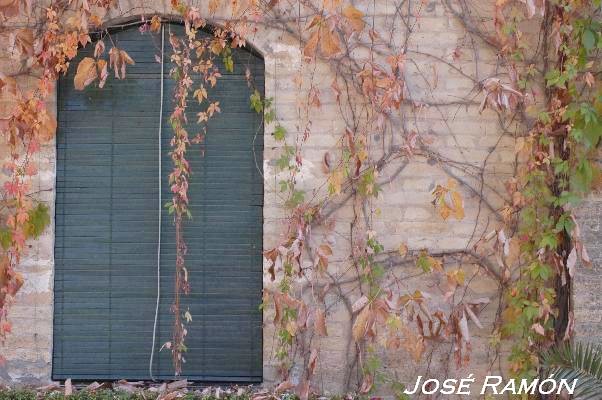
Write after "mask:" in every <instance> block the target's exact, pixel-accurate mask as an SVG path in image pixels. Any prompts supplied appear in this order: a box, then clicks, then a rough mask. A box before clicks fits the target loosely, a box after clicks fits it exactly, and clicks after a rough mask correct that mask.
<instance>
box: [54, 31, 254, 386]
mask: <svg viewBox="0 0 602 400" xmlns="http://www.w3.org/2000/svg"><path fill="white" fill-rule="evenodd" d="M167 29H169V30H171V31H172V32H176V33H178V34H183V32H182V31H183V29H182V28H181V27H180V26H178V25H170V26H168V27H166V30H167ZM112 39H113V41H115V43H116V45H117V46H118V47H120V48H122V49H124V50H126V51H127V52H128V54H130V56H131V57H132V58H133V59H134V60H135V61H136V64H135V65H132V66H128V69H127V78H126V79H125V80H123V81H117V80H115V79H112V78H110V79H109V80H108V82H107V85H106V86H105V88H103V89H98V88H96V87H92V86H89V87H88V88H86V90H84V91H77V90H75V89H74V87H73V76H74V73H75V67H76V66H77V63H78V61H79V59H81V58H82V57H84V56H91V53H92V52H93V46H91V45H88V47H87V48H86V49H85V50H84V51H82V52H81V53H82V54H81V55H79V56H78V60H74V62H72V63H71V67H70V70H69V74H68V75H67V76H66V77H64V78H62V79H61V80H60V82H59V88H58V120H59V128H58V136H57V180H56V243H55V313H54V350H53V378H54V379H66V378H72V379H81V380H100V379H106V380H112V379H149V378H150V376H149V371H148V369H149V368H148V366H149V365H148V364H149V356H150V352H151V345H152V334H153V322H154V312H155V300H156V296H157V243H158V232H159V229H158V226H159V222H158V219H159V212H161V217H160V218H161V246H160V249H161V256H160V260H161V261H160V268H161V273H160V280H161V291H160V307H159V319H158V325H157V329H156V332H157V338H158V339H157V342H156V346H155V357H154V363H153V371H154V375H155V377H156V378H160V379H169V378H173V376H174V372H173V368H172V365H171V353H170V352H169V350H166V349H164V350H163V351H161V352H158V350H159V348H160V347H161V346H162V344H164V343H165V342H167V341H169V340H171V328H172V322H173V316H172V313H171V310H170V307H171V303H172V299H173V294H174V293H173V287H174V268H175V267H174V264H175V240H174V237H175V234H174V227H173V223H172V216H170V215H168V213H167V212H166V210H165V209H164V208H163V207H161V211H159V137H158V134H159V133H158V129H159V114H160V90H161V79H160V75H161V65H160V64H159V63H158V62H157V61H156V60H155V54H157V53H158V52H159V51H158V50H157V49H160V35H150V34H149V33H145V34H140V32H139V31H138V30H137V29H135V28H133V29H129V30H122V31H118V32H114V33H112ZM167 39H168V34H167V32H166V34H165V48H166V51H165V59H164V60H165V65H164V83H163V84H164V93H165V96H164V101H163V134H162V138H161V140H162V149H163V151H162V176H161V179H162V188H163V190H162V193H161V196H162V199H161V202H162V203H165V202H166V201H168V200H170V199H171V193H170V191H169V184H168V182H167V176H168V174H169V172H170V170H171V161H170V158H169V155H168V152H169V148H170V143H169V142H170V139H171V135H172V131H171V128H170V127H169V122H168V118H169V115H170V113H171V111H172V110H173V104H172V103H173V100H172V93H173V88H174V86H175V85H174V82H173V80H172V79H171V78H170V77H169V70H170V68H171V64H170V63H169V53H170V52H169V51H168V49H169V43H168V40H167ZM234 62H235V69H234V72H233V73H226V72H225V71H223V68H222V73H223V74H224V76H223V77H222V78H221V79H220V80H219V82H218V85H217V86H216V88H215V89H213V90H211V91H210V93H209V97H210V98H211V99H212V100H217V101H219V102H220V106H221V110H222V112H221V113H220V114H218V115H217V116H216V117H214V118H213V119H211V120H210V122H209V125H208V134H207V136H206V139H205V144H204V155H202V154H201V151H200V149H199V147H198V146H196V147H193V148H192V149H191V151H190V153H189V156H188V158H189V160H190V163H191V166H192V171H193V175H192V177H191V185H190V189H189V196H190V199H191V207H190V209H191V212H192V220H187V221H186V227H185V238H186V242H187V245H188V255H187V262H186V266H187V269H188V271H189V274H190V282H191V293H190V295H189V296H186V297H185V298H184V304H183V305H182V311H185V310H186V309H189V310H190V313H191V315H192V322H190V323H189V324H188V327H187V329H188V337H187V339H186V345H187V347H188V351H187V353H186V354H185V358H186V363H185V364H184V366H183V377H187V378H188V379H191V380H199V381H232V382H236V381H248V382H258V381H261V377H262V329H261V324H262V318H261V312H260V311H259V305H260V302H261V290H262V256H261V250H262V220H263V218H262V205H263V179H262V176H261V168H262V160H263V155H262V150H263V128H262V124H261V120H260V117H259V116H258V115H257V114H255V113H254V112H253V111H252V110H251V109H250V107H249V96H250V94H251V91H250V89H249V88H248V86H247V82H246V79H245V71H246V69H247V68H248V69H250V70H251V73H252V74H253V76H254V77H255V81H256V84H257V86H258V88H259V90H260V91H263V70H264V66H263V60H262V59H261V58H260V57H259V56H257V55H256V54H254V53H252V52H249V51H246V50H242V49H239V50H236V51H234ZM193 103H194V102H193V101H191V102H190V104H191V107H190V109H189V111H188V114H189V118H188V119H189V121H196V117H195V116H196V113H197V112H198V111H199V110H200V107H198V106H197V105H195V104H193ZM189 132H190V133H191V135H193V134H194V133H196V132H198V128H196V126H195V124H194V123H193V124H191V126H190V127H189Z"/></svg>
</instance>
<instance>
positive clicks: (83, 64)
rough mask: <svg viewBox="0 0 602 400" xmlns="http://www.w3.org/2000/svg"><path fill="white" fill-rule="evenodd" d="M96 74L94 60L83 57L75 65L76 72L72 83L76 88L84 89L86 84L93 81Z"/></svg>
mask: <svg viewBox="0 0 602 400" xmlns="http://www.w3.org/2000/svg"><path fill="white" fill-rule="evenodd" d="M97 76H98V74H97V72H96V61H94V59H93V58H90V57H85V58H84V59H83V60H81V61H80V62H79V64H78V66H77V72H76V73H75V78H73V83H74V84H75V88H76V89H77V90H84V88H85V87H86V86H88V85H89V84H90V83H92V82H93V81H94V79H96V78H97Z"/></svg>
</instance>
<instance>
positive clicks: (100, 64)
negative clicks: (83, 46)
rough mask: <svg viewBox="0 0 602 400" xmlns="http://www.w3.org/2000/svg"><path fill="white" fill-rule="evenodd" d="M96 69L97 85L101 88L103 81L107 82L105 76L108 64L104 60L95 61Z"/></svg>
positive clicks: (107, 72)
mask: <svg viewBox="0 0 602 400" xmlns="http://www.w3.org/2000/svg"><path fill="white" fill-rule="evenodd" d="M96 69H97V71H98V78H99V82H98V87H99V88H101V89H102V88H103V87H104V86H105V83H106V82H107V77H108V76H109V70H108V64H107V62H106V61H105V60H98V61H96Z"/></svg>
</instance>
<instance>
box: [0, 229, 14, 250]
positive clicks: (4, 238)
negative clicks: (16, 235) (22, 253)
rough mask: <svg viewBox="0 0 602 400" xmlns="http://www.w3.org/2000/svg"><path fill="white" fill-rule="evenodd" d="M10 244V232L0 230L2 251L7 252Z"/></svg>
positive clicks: (11, 235)
mask: <svg viewBox="0 0 602 400" xmlns="http://www.w3.org/2000/svg"><path fill="white" fill-rule="evenodd" d="M12 242H13V234H12V233H11V231H10V230H9V229H7V228H2V229H0V246H2V248H3V249H4V250H8V248H9V247H10V245H11V243H12Z"/></svg>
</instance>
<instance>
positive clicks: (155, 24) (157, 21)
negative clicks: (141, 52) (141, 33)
mask: <svg viewBox="0 0 602 400" xmlns="http://www.w3.org/2000/svg"><path fill="white" fill-rule="evenodd" d="M160 29H161V18H160V17H159V16H158V15H155V16H153V18H152V19H151V23H150V30H151V31H152V32H159V30H160Z"/></svg>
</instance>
